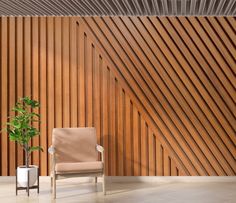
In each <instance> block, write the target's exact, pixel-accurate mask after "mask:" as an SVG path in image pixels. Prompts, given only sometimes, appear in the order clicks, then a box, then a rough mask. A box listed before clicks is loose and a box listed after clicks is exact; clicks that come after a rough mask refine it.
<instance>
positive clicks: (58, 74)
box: [54, 17, 63, 128]
mask: <svg viewBox="0 0 236 203" xmlns="http://www.w3.org/2000/svg"><path fill="white" fill-rule="evenodd" d="M54 23H55V25H54V26H55V33H54V39H55V72H54V74H55V109H56V116H55V126H56V127H57V128H61V127H62V120H63V119H62V118H63V115H62V29H63V28H62V18H59V17H56V18H55V20H54Z"/></svg>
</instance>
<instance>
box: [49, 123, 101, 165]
mask: <svg viewBox="0 0 236 203" xmlns="http://www.w3.org/2000/svg"><path fill="white" fill-rule="evenodd" d="M96 144H97V137H96V130H95V128H93V127H86V128H54V129H53V133H52V146H53V147H55V150H56V162H57V163H73V162H87V161H90V162H91V161H97V159H98V154H97V150H96Z"/></svg>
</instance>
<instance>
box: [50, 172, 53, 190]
mask: <svg viewBox="0 0 236 203" xmlns="http://www.w3.org/2000/svg"><path fill="white" fill-rule="evenodd" d="M50 179H51V193H52V187H53V177H52V175H51V176H50Z"/></svg>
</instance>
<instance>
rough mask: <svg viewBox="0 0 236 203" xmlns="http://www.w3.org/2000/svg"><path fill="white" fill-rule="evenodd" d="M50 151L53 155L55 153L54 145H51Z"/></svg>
mask: <svg viewBox="0 0 236 203" xmlns="http://www.w3.org/2000/svg"><path fill="white" fill-rule="evenodd" d="M48 153H49V154H52V155H53V154H54V153H55V148H54V147H53V146H50V147H49V148H48Z"/></svg>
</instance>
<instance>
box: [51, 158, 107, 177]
mask: <svg viewBox="0 0 236 203" xmlns="http://www.w3.org/2000/svg"><path fill="white" fill-rule="evenodd" d="M55 170H56V173H57V174H60V173H61V174H65V173H93V172H94V173H100V172H102V170H103V163H102V162H101V161H93V162H77V163H59V164H56V166H55Z"/></svg>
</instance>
